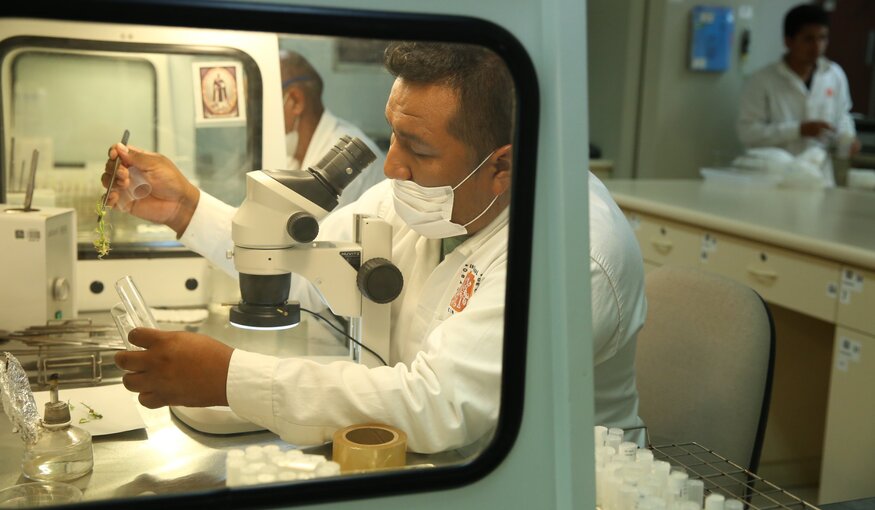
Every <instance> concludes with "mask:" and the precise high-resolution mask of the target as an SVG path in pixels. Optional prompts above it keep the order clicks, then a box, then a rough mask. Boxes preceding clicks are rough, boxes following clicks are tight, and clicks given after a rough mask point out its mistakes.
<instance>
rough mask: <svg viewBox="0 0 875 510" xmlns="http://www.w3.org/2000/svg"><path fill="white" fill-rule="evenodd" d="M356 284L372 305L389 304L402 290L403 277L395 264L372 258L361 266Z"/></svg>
mask: <svg viewBox="0 0 875 510" xmlns="http://www.w3.org/2000/svg"><path fill="white" fill-rule="evenodd" d="M356 283H357V284H358V288H359V290H360V291H361V292H362V295H364V296H365V297H366V298H368V299H370V300H371V301H373V302H374V303H379V304H381V305H382V304H386V303H391V302H392V301H393V300H394V299H395V298H397V297H398V295H400V294H401V289H402V288H404V276H402V275H401V270H400V269H398V268H397V267H395V264H393V263H392V262H390V261H388V260H386V259H384V258H379V257H376V258H372V259H370V260H368V261H366V262H365V263H364V264H362V267H361V268H360V269H359V272H358V276H357V277H356Z"/></svg>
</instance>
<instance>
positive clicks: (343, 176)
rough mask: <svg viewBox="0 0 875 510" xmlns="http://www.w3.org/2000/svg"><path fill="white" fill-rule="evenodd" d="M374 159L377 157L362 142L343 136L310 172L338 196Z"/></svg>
mask: <svg viewBox="0 0 875 510" xmlns="http://www.w3.org/2000/svg"><path fill="white" fill-rule="evenodd" d="M375 159H377V156H376V155H375V154H374V153H373V151H371V149H370V148H369V147H368V146H367V145H365V143H364V142H363V141H361V140H360V139H358V138H352V137H349V136H343V137H341V138H340V140H338V142H337V143H336V144H334V147H332V148H331V149H330V150H329V151H328V154H326V155H325V156H324V157H323V158H322V159H321V160H320V161H319V163H317V164H316V166H314V167H310V170H311V171H313V172H316V173H317V175H318V176H319V177H322V178H323V179H325V181H326V182H327V183H328V184H329V185H330V186H332V187H333V188H334V189H335V190H337V195H340V192H341V191H343V188H345V187H346V186H347V185H348V184H349V183H350V182H351V181H352V180H353V179H355V178H356V176H358V174H359V173H361V171H362V170H364V169H365V168H367V166H368V165H370V164H371V163H373V162H374V160H375Z"/></svg>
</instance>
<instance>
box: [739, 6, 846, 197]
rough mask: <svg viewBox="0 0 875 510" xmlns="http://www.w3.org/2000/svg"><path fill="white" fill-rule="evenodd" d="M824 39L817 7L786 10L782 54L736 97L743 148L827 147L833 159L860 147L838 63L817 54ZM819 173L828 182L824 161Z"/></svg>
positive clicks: (824, 19)
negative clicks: (834, 151) (831, 148)
mask: <svg viewBox="0 0 875 510" xmlns="http://www.w3.org/2000/svg"><path fill="white" fill-rule="evenodd" d="M828 38H829V17H828V15H827V13H826V12H825V11H824V10H823V9H822V8H821V7H819V6H816V5H809V4H803V5H799V6H796V7H794V8H793V9H791V10H790V11H789V12H788V13H787V15H786V16H785V17H784V45H785V46H786V48H787V52H786V53H785V54H784V56H783V58H782V59H781V60H779V61H778V62H776V63H774V64H771V65H769V66H767V67H765V68H763V69H761V70H759V71H758V72H757V73H756V74H754V75H753V76H751V77H750V79H749V80H748V83H747V84H746V86H745V89H744V92H743V93H742V96H741V104H740V108H739V113H738V123H737V129H738V136H739V138H740V139H741V142H742V143H743V144H744V145H745V146H746V147H749V148H752V147H779V148H782V149H785V150H787V151H788V152H790V153H791V154H793V155H794V156H795V155H799V154H801V153H802V152H803V151H805V150H806V149H808V148H809V147H822V148H824V149H828V148H829V146H830V145H835V146H836V148H837V156H839V157H849V156H851V155H853V154H855V153H856V152H857V151H859V150H860V141H859V139H857V138H856V129H855V127H854V121H853V119H852V118H851V116H850V110H851V95H850V91H849V90H848V80H847V78H846V77H845V73H844V72H843V71H842V68H841V67H839V65H838V64H836V63H835V62H831V61H829V60H827V59H826V58H825V57H823V54H824V52H825V51H826V45H827V42H828ZM822 172H823V179H824V183H825V184H826V185H827V186H834V185H835V177H834V175H833V170H832V163H831V162H830V161H829V160H828V159H827V163H826V164H825V165H824V167H823V168H822Z"/></svg>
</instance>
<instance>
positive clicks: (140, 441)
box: [0, 306, 463, 501]
mask: <svg viewBox="0 0 875 510" xmlns="http://www.w3.org/2000/svg"><path fill="white" fill-rule="evenodd" d="M80 316H84V317H85V318H91V319H92V320H93V321H94V322H95V323H107V322H111V321H110V319H109V314H108V313H89V314H80ZM160 325H161V327H162V329H167V330H175V329H179V330H182V329H184V330H186V331H192V332H197V333H203V334H207V335H209V336H212V337H214V338H217V339H219V340H221V341H223V342H224V343H227V344H228V345H231V346H232V347H236V348H243V349H247V350H252V351H256V352H260V353H264V354H270V355H276V356H280V357H290V356H300V355H308V356H317V357H318V356H344V355H346V354H348V348H347V347H346V345H345V341H341V339H340V337H339V335H337V333H335V332H333V331H332V330H330V329H329V328H328V327H326V326H325V325H324V324H323V323H322V322H320V321H318V320H316V319H314V318H312V317H311V316H309V315H308V314H302V315H301V323H300V324H299V325H298V326H296V327H295V328H292V329H289V330H284V331H259V332H255V331H250V330H242V329H238V328H234V327H231V326H230V325H229V324H228V314H227V307H222V306H212V307H211V309H210V313H209V315H208V318H207V319H206V320H205V321H203V322H200V323H197V324H180V323H175V324H169V323H161V324H160ZM16 344H17V342H15V341H10V342H6V343H2V342H0V352H2V351H4V350H17V351H18V352H24V349H23V346H22V345H16ZM103 357H104V359H109V360H111V359H112V353H108V354H107V353H104V356H103ZM110 363H111V361H110ZM104 368H105V370H104V378H103V379H102V381H101V382H100V383H99V384H101V385H106V384H117V383H120V382H121V381H120V372H119V371H118V370H117V369H112V367H104ZM36 389H41V388H35V390H36ZM64 390H65V387H64V386H61V391H60V394H61V398H62V399H63V395H64ZM131 399H133V400H134V401H135V402H136V400H135V399H136V396H135V395H134V394H133V393H132V394H131ZM135 406H136V408H137V410H138V411H139V413H140V416H141V417H142V419H143V422H144V423H145V428H142V429H138V430H133V431H128V432H121V433H118V434H112V435H106V436H96V437H94V438H93V443H94V469H93V471H92V472H91V473H90V474H88V475H86V476H85V477H83V478H80V479H78V480H74V481H71V482H69V483H71V484H72V485H75V486H77V487H79V488H80V489H81V490H82V492H83V500H84V501H95V500H103V499H108V498H129V497H137V496H149V495H167V494H181V493H187V492H199V491H209V490H217V489H222V488H224V487H225V453H226V452H227V451H228V450H231V449H235V448H246V447H247V446H251V445H262V446H263V445H268V444H276V445H278V446H280V447H282V448H283V449H286V448H291V447H292V446H291V445H288V444H287V443H285V442H284V441H283V440H281V439H280V438H279V436H277V435H276V434H274V433H272V432H269V431H259V432H249V433H242V434H230V435H214V434H207V433H203V432H200V431H197V430H195V429H193V428H191V427H189V426H187V425H186V424H184V423H182V422H181V421H179V420H178V419H177V418H176V417H175V416H173V415H172V414H171V412H170V411H169V409H168V408H167V407H162V408H159V409H148V408H145V407H143V406H141V405H139V403H135ZM305 451H307V452H308V453H313V454H319V455H324V456H326V457H327V458H329V459H330V458H331V446H330V444H328V445H319V446H315V447H310V448H306V449H305ZM23 452H24V443H23V442H22V441H21V438H20V436H19V435H18V434H13V433H12V425H11V423H10V421H9V420H8V419H7V417H6V416H5V415H3V413H2V412H0V458H2V459H5V462H3V463H2V465H0V488H5V487H8V486H11V485H17V484H20V483H27V482H29V480H27V479H26V478H24V476H23V475H22V474H21V466H20V462H19V460H20V459H21V456H22V454H23ZM462 460H463V458H462V456H461V455H460V454H457V453H455V452H446V453H443V454H439V455H417V454H412V453H408V465H423V464H435V465H443V464H450V463H456V462H460V461H462Z"/></svg>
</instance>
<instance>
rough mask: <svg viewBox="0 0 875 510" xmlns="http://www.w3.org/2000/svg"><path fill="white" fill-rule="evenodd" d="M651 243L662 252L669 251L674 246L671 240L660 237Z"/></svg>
mask: <svg viewBox="0 0 875 510" xmlns="http://www.w3.org/2000/svg"><path fill="white" fill-rule="evenodd" d="M650 244H652V245H653V247H654V248H656V251H658V252H660V253H668V252H670V251H671V249H672V248H674V244H673V243H672V242H671V241H663V240H660V239H654V240H652V241H650Z"/></svg>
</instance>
